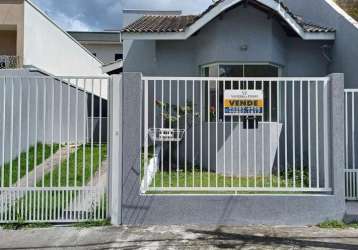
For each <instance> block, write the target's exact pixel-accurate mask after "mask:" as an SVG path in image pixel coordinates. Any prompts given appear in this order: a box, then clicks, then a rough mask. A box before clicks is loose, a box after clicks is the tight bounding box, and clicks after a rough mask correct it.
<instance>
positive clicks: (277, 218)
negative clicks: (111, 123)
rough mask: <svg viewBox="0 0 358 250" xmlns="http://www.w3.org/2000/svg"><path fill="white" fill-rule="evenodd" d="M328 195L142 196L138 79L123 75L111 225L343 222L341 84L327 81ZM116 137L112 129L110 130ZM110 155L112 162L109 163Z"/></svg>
mask: <svg viewBox="0 0 358 250" xmlns="http://www.w3.org/2000/svg"><path fill="white" fill-rule="evenodd" d="M331 78H332V81H331V82H330V85H331V88H330V90H331V93H330V97H331V98H330V100H331V105H330V114H331V116H330V117H331V121H330V124H329V128H330V129H331V134H332V136H331V137H330V149H329V150H330V157H331V158H330V163H331V169H332V187H333V192H332V194H329V195H323V194H317V195H313V194H306V195H140V177H139V176H140V155H141V148H140V141H141V134H140V133H139V131H141V122H140V121H141V111H142V110H141V105H138V104H139V103H141V94H140V93H142V86H141V75H140V74H138V73H124V75H123V83H122V85H121V86H120V89H119V90H118V96H120V99H121V101H120V103H121V105H122V107H121V111H118V112H120V121H121V122H120V123H119V124H120V126H119V127H118V128H117V129H119V130H120V134H121V138H119V140H118V142H117V143H119V144H120V145H119V148H121V152H122V153H121V154H120V157H121V159H120V160H119V161H117V164H112V172H116V173H119V174H118V176H120V178H119V182H122V183H121V184H120V185H117V184H116V183H117V181H118V176H112V179H111V184H110V186H111V187H112V189H111V194H110V197H115V199H114V198H111V200H112V203H113V201H116V202H118V206H117V205H116V204H114V205H113V204H112V206H111V207H112V210H111V215H112V223H113V224H129V225H133V224H228V225H234V224H235V225H236V224H288V225H306V224H316V223H319V222H322V221H325V220H333V219H342V218H343V215H344V212H345V201H344V178H343V176H344V174H343V170H344V169H343V168H344V164H342V162H344V123H343V122H342V121H343V120H344V113H343V112H342V110H344V95H343V86H344V79H343V76H342V75H341V74H333V75H331ZM111 129H112V130H114V131H116V128H113V127H112V128H111ZM113 153H117V152H112V153H111V157H113Z"/></svg>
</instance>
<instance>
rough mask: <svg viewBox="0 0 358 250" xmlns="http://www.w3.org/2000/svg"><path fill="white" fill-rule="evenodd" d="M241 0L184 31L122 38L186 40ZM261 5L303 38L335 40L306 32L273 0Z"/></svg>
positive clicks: (215, 10) (232, 0)
mask: <svg viewBox="0 0 358 250" xmlns="http://www.w3.org/2000/svg"><path fill="white" fill-rule="evenodd" d="M241 1H243V0H227V1H223V2H221V3H220V4H218V5H217V6H215V7H214V8H213V9H211V10H210V11H209V12H208V13H206V14H205V15H204V16H202V17H201V18H200V19H198V20H197V21H196V22H195V23H193V24H192V25H190V26H189V27H188V28H187V29H186V30H185V31H184V32H179V33H176V32H165V33H160V32H153V33H152V32H150V33H146V32H143V33H142V32H134V33H132V32H123V33H122V39H123V40H186V39H188V38H189V37H191V36H192V35H193V34H195V33H196V32H197V31H198V30H200V29H201V28H203V27H204V26H205V25H206V24H207V23H209V22H210V21H212V20H213V19H214V18H216V17H217V16H219V15H220V14H221V13H222V12H223V11H225V10H227V9H229V8H231V7H232V6H234V5H235V4H238V3H240V2H241ZM256 1H258V2H260V3H261V4H263V5H266V6H268V7H269V8H271V9H273V10H275V11H276V12H277V13H278V14H279V15H280V16H281V17H282V18H283V19H284V20H285V21H286V22H287V23H288V24H289V25H290V27H292V29H293V30H294V31H295V32H296V33H297V34H298V35H299V36H300V37H301V38H302V39H304V40H335V39H336V35H335V32H306V31H305V30H304V29H303V28H302V26H301V25H299V24H298V23H297V22H296V20H295V19H294V18H293V17H292V16H291V15H290V14H289V13H287V11H286V10H285V9H284V8H282V6H281V4H280V3H278V2H276V1H273V0H256Z"/></svg>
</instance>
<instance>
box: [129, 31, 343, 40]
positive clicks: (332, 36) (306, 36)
mask: <svg viewBox="0 0 358 250" xmlns="http://www.w3.org/2000/svg"><path fill="white" fill-rule="evenodd" d="M189 37H190V35H188V34H187V32H181V33H174V32H167V33H158V32H151V33H140V32H136V33H123V37H122V38H123V40H187V39H188V38H189ZM301 38H302V39H303V40H328V41H332V40H336V33H335V32H303V33H302V34H301Z"/></svg>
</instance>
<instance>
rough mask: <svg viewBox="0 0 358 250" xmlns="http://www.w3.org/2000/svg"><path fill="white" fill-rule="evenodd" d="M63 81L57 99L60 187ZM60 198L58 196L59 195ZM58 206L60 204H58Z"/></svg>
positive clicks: (58, 184) (59, 184)
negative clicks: (58, 98)
mask: <svg viewBox="0 0 358 250" xmlns="http://www.w3.org/2000/svg"><path fill="white" fill-rule="evenodd" d="M62 85H63V81H62V79H61V78H60V86H59V87H60V100H59V105H60V106H59V121H58V123H59V149H58V150H59V152H60V154H59V166H58V181H57V186H58V187H61V168H62V152H61V151H62V105H63V93H62V92H63V88H62V87H63V86H62ZM59 198H60V197H59ZM59 207H60V206H59Z"/></svg>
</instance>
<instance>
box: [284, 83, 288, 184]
mask: <svg viewBox="0 0 358 250" xmlns="http://www.w3.org/2000/svg"><path fill="white" fill-rule="evenodd" d="M287 104H288V103H287V81H285V82H284V113H285V186H286V188H288V175H287V171H288V155H287V146H288V145H287V137H288V135H287V127H288V124H287V116H288V114H287Z"/></svg>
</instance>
